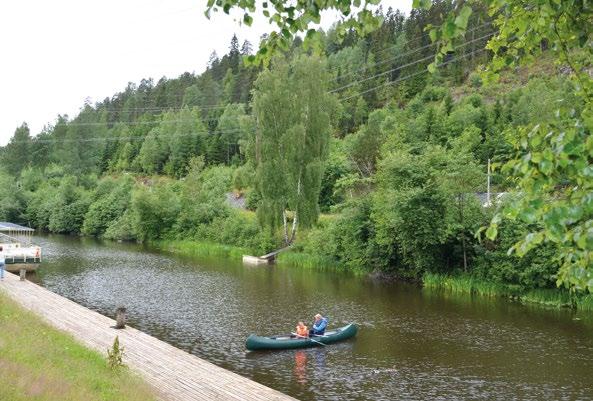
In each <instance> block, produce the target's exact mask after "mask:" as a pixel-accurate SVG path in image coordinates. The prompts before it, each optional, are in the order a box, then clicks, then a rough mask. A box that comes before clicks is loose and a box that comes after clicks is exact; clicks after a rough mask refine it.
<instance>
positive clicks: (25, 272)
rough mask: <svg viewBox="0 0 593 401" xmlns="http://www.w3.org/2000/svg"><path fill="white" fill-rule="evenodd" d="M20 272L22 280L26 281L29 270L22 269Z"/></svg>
mask: <svg viewBox="0 0 593 401" xmlns="http://www.w3.org/2000/svg"><path fill="white" fill-rule="evenodd" d="M19 273H20V275H19V278H20V279H21V281H25V279H26V278H27V270H26V269H21V270H20V272H19Z"/></svg>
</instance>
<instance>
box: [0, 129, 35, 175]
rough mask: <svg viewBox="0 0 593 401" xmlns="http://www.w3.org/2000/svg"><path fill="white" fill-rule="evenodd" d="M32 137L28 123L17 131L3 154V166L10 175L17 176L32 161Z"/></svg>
mask: <svg viewBox="0 0 593 401" xmlns="http://www.w3.org/2000/svg"><path fill="white" fill-rule="evenodd" d="M30 147H31V135H30V132H29V127H28V126H27V123H23V124H22V125H21V126H20V127H18V128H17V129H16V131H15V132H14V135H13V137H12V138H11V139H10V142H9V143H8V145H6V148H5V149H4V152H3V155H2V156H3V157H2V165H3V167H4V168H5V169H6V171H8V172H9V173H10V174H12V175H14V176H16V175H18V173H20V172H21V170H22V169H23V168H25V167H26V166H27V165H28V164H29V161H30Z"/></svg>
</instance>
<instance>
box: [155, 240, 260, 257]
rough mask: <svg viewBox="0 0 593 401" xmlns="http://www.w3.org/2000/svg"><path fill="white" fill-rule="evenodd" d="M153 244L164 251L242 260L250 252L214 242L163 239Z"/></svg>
mask: <svg viewBox="0 0 593 401" xmlns="http://www.w3.org/2000/svg"><path fill="white" fill-rule="evenodd" d="M151 245H153V246H156V247H157V248H159V249H162V250H164V251H168V252H173V253H178V254H180V255H186V256H197V257H212V256H215V257H222V258H229V259H234V260H241V258H242V257H243V255H246V254H249V251H248V250H247V249H245V248H240V247H237V246H232V245H223V244H215V243H212V242H198V241H180V240H162V241H156V242H154V243H152V244H151Z"/></svg>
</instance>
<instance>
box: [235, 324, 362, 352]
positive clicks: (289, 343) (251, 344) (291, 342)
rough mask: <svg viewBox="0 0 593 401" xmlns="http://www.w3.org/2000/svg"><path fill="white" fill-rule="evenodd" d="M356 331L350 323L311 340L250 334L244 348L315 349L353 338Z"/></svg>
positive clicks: (253, 349) (356, 328)
mask: <svg viewBox="0 0 593 401" xmlns="http://www.w3.org/2000/svg"><path fill="white" fill-rule="evenodd" d="M357 331H358V326H356V324H354V323H350V324H348V325H346V326H344V327H340V328H338V329H333V330H328V331H326V332H325V334H324V335H322V336H314V337H313V338H299V337H295V336H291V335H290V334H286V335H279V336H272V337H262V336H257V335H255V334H252V335H250V336H249V337H247V341H246V342H245V347H246V348H247V349H248V350H250V351H257V350H266V349H267V350H274V349H295V348H307V347H316V346H322V345H321V344H324V345H327V344H333V343H336V342H338V341H343V340H347V339H349V338H352V337H354V336H355V335H356V332H357ZM320 343H321V344H320Z"/></svg>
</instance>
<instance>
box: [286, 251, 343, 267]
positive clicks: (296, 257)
mask: <svg viewBox="0 0 593 401" xmlns="http://www.w3.org/2000/svg"><path fill="white" fill-rule="evenodd" d="M276 263H278V264H281V265H286V266H294V267H301V268H305V269H326V268H337V267H338V265H337V263H336V262H335V261H334V260H332V259H330V258H327V257H324V256H319V255H312V254H309V253H303V252H294V251H286V252H282V253H280V254H279V255H278V258H277V260H276Z"/></svg>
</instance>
